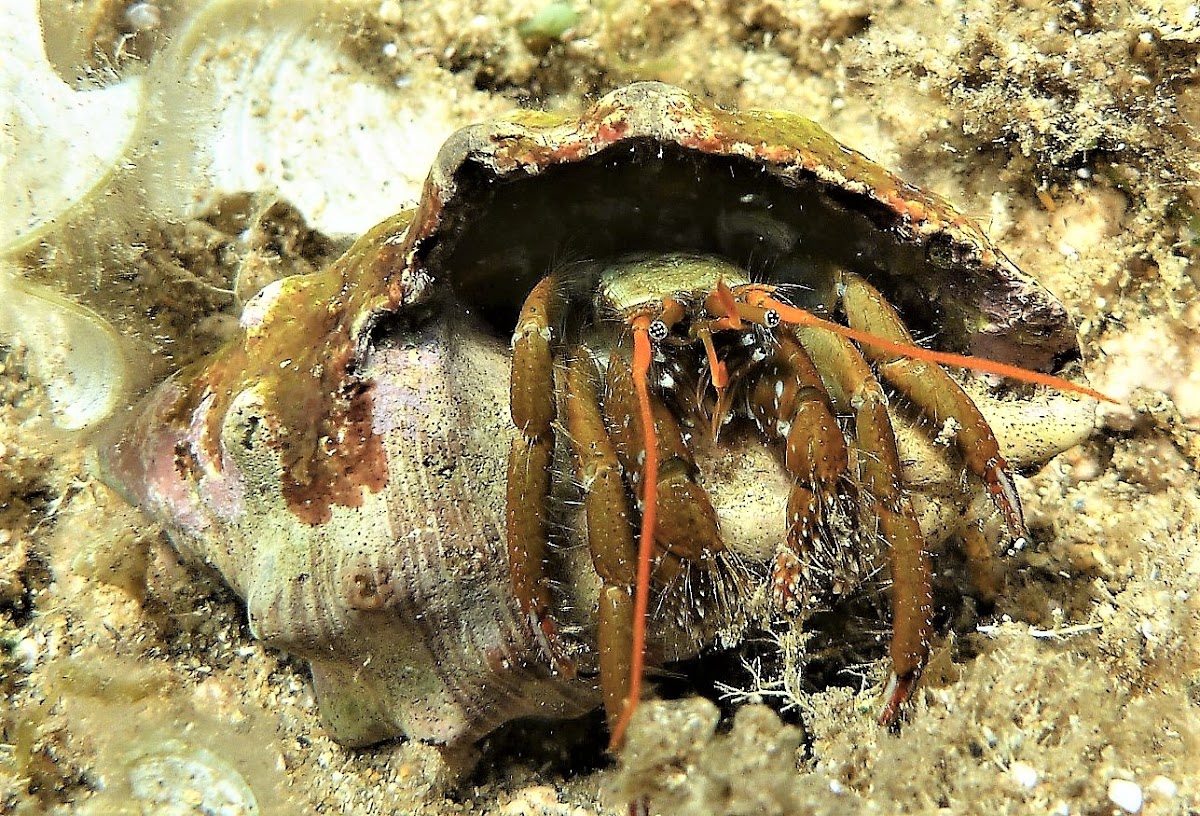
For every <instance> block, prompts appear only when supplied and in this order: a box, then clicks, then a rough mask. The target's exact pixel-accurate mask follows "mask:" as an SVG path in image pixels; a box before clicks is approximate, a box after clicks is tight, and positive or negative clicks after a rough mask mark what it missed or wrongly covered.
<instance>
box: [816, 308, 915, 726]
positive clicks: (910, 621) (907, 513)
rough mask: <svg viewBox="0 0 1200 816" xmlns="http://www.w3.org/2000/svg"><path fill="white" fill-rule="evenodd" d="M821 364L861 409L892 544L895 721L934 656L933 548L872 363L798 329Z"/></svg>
mask: <svg viewBox="0 0 1200 816" xmlns="http://www.w3.org/2000/svg"><path fill="white" fill-rule="evenodd" d="M796 336H797V337H798V338H799V340H800V343H801V345H803V346H804V350H805V351H807V352H808V354H809V356H810V357H811V358H812V360H813V362H814V363H815V364H816V366H817V369H818V370H819V371H820V372H821V373H822V375H823V377H824V378H825V379H827V381H828V382H830V383H831V386H830V390H831V391H835V392H838V393H839V396H840V397H842V398H843V399H844V400H845V403H846V404H847V405H848V406H850V407H851V408H852V409H853V410H854V436H855V447H856V449H857V459H858V471H859V483H860V485H861V492H862V499H863V501H864V503H865V504H866V505H867V507H868V508H869V509H870V510H871V511H872V512H873V513H874V515H875V517H876V519H877V520H878V523H879V532H880V534H881V535H882V536H883V539H884V541H886V542H887V544H888V558H889V561H890V563H891V568H892V645H891V652H892V681H891V683H890V685H889V688H888V692H887V698H886V700H885V702H884V706H883V709H882V711H881V712H880V714H879V721H880V722H882V723H890V722H893V721H894V720H895V719H896V717H897V716H898V715H899V712H900V706H901V705H902V704H903V703H904V701H905V700H907V699H908V697H909V695H910V694H911V693H912V690H913V688H914V687H915V686H916V683H917V680H918V679H919V678H920V676H921V670H922V669H923V668H924V667H925V661H926V659H928V657H929V636H930V629H931V623H930V620H931V616H932V612H933V600H932V590H931V588H930V564H929V555H928V553H926V552H925V538H924V536H923V535H922V533H921V528H920V526H919V525H918V524H917V518H916V515H915V514H914V513H913V509H912V503H911V502H910V501H909V500H908V495H907V494H906V493H905V492H904V485H903V482H902V481H901V470H900V457H899V454H898V453H897V452H896V436H895V434H894V433H893V431H892V423H891V420H890V419H889V418H888V412H887V397H886V396H885V394H884V393H883V388H882V387H881V386H880V385H879V381H878V380H876V379H875V375H874V374H872V373H871V367H870V366H869V365H868V364H867V361H866V360H865V359H864V358H863V356H862V354H861V353H859V351H858V349H856V348H855V347H854V346H853V345H852V344H851V343H850V341H848V340H846V339H845V338H843V337H840V336H838V335H836V334H833V333H832V332H828V331H825V330H824V329H821V328H799V329H797V330H796Z"/></svg>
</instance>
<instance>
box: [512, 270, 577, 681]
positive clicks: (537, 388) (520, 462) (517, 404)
mask: <svg viewBox="0 0 1200 816" xmlns="http://www.w3.org/2000/svg"><path fill="white" fill-rule="evenodd" d="M556 285H557V284H556V282H555V279H554V278H553V277H547V278H544V279H543V280H542V281H541V282H540V283H538V285H537V286H535V287H534V288H533V290H532V291H531V292H530V293H529V295H528V297H526V299H525V304H524V306H523V307H522V308H521V314H520V317H519V318H518V319H517V327H516V329H515V330H514V332H513V340H512V347H513V363H512V382H511V386H510V392H509V410H510V411H511V412H512V418H513V423H514V424H515V425H516V426H517V429H518V430H519V431H520V433H518V434H517V436H516V438H515V439H514V440H513V444H512V452H511V453H510V454H509V457H508V493H507V502H506V509H505V522H506V533H507V538H508V564H509V571H510V572H511V573H512V584H513V591H514V594H515V595H516V597H517V601H518V603H520V605H521V611H522V612H524V614H525V615H526V617H527V618H528V620H529V622H530V625H531V628H532V629H533V632H534V633H535V634H536V635H537V637H538V640H539V643H540V645H541V648H542V650H543V652H544V653H545V654H546V657H547V658H548V659H549V660H550V663H551V665H553V666H554V667H555V668H556V669H558V670H559V671H563V672H564V673H567V674H573V671H574V669H573V666H571V664H570V661H569V660H568V659H567V658H566V657H565V656H564V655H563V654H562V653H561V650H560V647H559V644H558V639H557V630H556V629H555V626H554V622H553V620H551V618H550V591H549V588H548V586H547V583H548V582H547V579H546V548H547V546H548V541H549V538H548V532H547V523H546V521H547V519H546V517H547V513H548V505H549V501H550V474H551V464H552V462H553V460H554V433H553V429H552V427H551V426H552V423H553V422H554V418H555V416H556V415H557V405H556V400H555V388H554V357H553V347H552V344H553V332H552V330H551V326H552V325H553V323H552V320H553V317H554V314H553V313H554V311H555V310H556V309H557V308H558V306H559V303H558V298H559V295H558V292H557V290H556Z"/></svg>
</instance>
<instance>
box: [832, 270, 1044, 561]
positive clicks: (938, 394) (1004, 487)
mask: <svg viewBox="0 0 1200 816" xmlns="http://www.w3.org/2000/svg"><path fill="white" fill-rule="evenodd" d="M842 305H843V308H844V309H845V310H846V317H847V319H848V320H849V323H850V325H851V326H852V327H853V328H855V329H859V330H861V331H865V332H870V333H871V334H874V335H877V336H879V337H883V338H885V339H887V340H893V341H895V342H898V343H904V344H909V345H911V344H912V342H913V339H912V336H911V335H910V334H909V333H908V329H907V328H905V326H904V323H903V322H902V321H901V320H900V316H899V315H898V314H896V310H895V309H893V308H892V306H891V304H889V303H888V302H887V301H886V300H884V298H883V295H881V294H880V293H879V291H878V290H877V289H875V287H873V286H871V285H870V284H869V283H867V282H866V281H865V280H864V279H863V278H861V277H860V276H858V275H855V274H853V273H849V272H847V273H845V275H844V277H843V293H842ZM863 354H865V355H866V357H867V359H869V360H871V361H872V362H873V363H875V367H876V370H878V371H879V374H880V376H882V377H883V378H884V379H885V380H887V381H888V382H889V383H891V384H892V386H894V387H895V388H896V389H897V390H898V391H900V393H902V394H904V395H905V396H906V397H908V398H909V399H910V400H912V401H913V404H914V405H916V406H917V409H918V410H920V411H921V413H922V414H924V415H925V417H926V418H928V419H929V421H930V422H932V423H933V425H934V427H935V428H940V427H941V426H942V425H943V424H944V423H946V422H947V421H952V422H954V423H955V424H956V425H957V432H956V433H955V434H954V440H955V443H956V445H957V447H958V450H959V453H961V455H962V457H963V460H964V461H965V462H966V465H967V467H968V468H970V470H971V472H972V473H974V474H975V475H976V476H978V477H979V478H981V479H982V480H983V483H984V484H985V485H986V486H987V489H988V492H989V493H990V494H991V496H992V501H993V502H994V503H995V504H996V507H997V508H998V509H999V510H1000V512H1001V514H1002V515H1003V516H1004V520H1005V522H1006V523H1007V525H1008V529H1009V532H1010V533H1011V534H1012V535H1013V537H1014V538H1019V537H1022V536H1025V535H1026V531H1025V519H1024V517H1023V515H1022V512H1021V500H1020V498H1019V497H1018V495H1017V490H1016V486H1015V485H1014V483H1013V478H1012V473H1011V472H1010V470H1009V467H1008V463H1007V462H1006V461H1005V460H1004V456H1003V455H1002V454H1001V453H1000V445H999V443H998V442H997V441H996V436H995V434H993V433H992V428H991V426H990V425H988V421H987V420H986V419H985V418H984V416H983V414H981V413H980V412H979V409H978V408H977V407H976V406H975V403H974V402H972V401H971V398H970V397H969V396H967V393H966V392H965V391H963V389H962V386H960V385H959V384H958V383H957V382H955V381H954V379H953V378H952V377H951V376H950V374H949V373H948V372H947V371H946V370H945V369H944V368H942V367H941V366H940V365H938V364H937V363H933V362H927V361H925V360H918V359H914V358H913V357H911V356H906V355H904V354H901V353H899V352H897V351H894V350H892V349H888V348H883V347H878V346H871V345H867V344H864V345H863Z"/></svg>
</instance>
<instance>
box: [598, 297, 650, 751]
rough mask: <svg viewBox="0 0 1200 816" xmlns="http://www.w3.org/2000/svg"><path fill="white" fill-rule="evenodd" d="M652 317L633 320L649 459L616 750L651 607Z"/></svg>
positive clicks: (637, 692) (636, 381) (636, 695)
mask: <svg viewBox="0 0 1200 816" xmlns="http://www.w3.org/2000/svg"><path fill="white" fill-rule="evenodd" d="M652 322H653V321H652V319H651V318H650V316H649V315H639V316H638V317H636V318H634V320H633V387H634V390H636V391H637V400H638V411H639V412H640V413H641V415H642V447H643V450H644V451H645V454H646V458H645V461H644V463H643V465H642V528H641V532H640V533H639V535H638V568H637V585H636V587H635V588H634V596H633V655H632V656H631V659H630V668H629V693H628V695H627V696H626V698H625V707H624V708H623V709H622V710H621V716H620V717H618V718H617V722H616V725H614V726H613V731H612V737H611V739H610V741H609V743H608V748H609V750H610V751H615V750H617V749H618V748H619V747H620V746H621V743H622V742H623V741H624V739H625V730H626V729H627V728H628V727H629V721H630V720H631V719H632V718H633V712H634V711H635V710H636V709H637V705H638V702H639V701H640V700H641V697H642V672H643V670H644V668H645V660H646V613H647V611H648V609H649V607H650V556H651V554H652V553H653V549H654V528H655V524H656V523H657V516H658V440H657V439H656V438H655V436H654V413H653V412H652V411H651V410H650V386H649V379H650V359H651V349H650V324H651V323H652Z"/></svg>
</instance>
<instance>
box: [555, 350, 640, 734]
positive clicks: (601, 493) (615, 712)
mask: <svg viewBox="0 0 1200 816" xmlns="http://www.w3.org/2000/svg"><path fill="white" fill-rule="evenodd" d="M598 391H599V374H598V372H597V371H596V363H595V361H594V360H593V359H592V357H591V355H590V354H589V353H587V351H586V350H584V349H580V350H579V351H578V352H577V353H575V354H573V355H572V358H571V360H570V362H569V363H568V366H567V397H566V410H567V431H568V433H569V434H570V437H571V445H572V447H573V449H574V452H575V462H576V477H577V478H578V480H579V483H580V485H581V486H582V488H583V492H584V512H585V518H586V519H587V538H588V549H589V550H590V552H591V555H592V564H593V565H594V566H595V568H596V572H597V573H598V574H599V576H600V580H601V589H600V614H599V622H598V627H599V629H598V640H599V644H598V646H599V650H600V689H601V692H602V694H603V696H604V712H605V715H606V716H607V719H608V726H609V729H610V731H615V729H616V726H617V722H618V720H619V719H620V717H621V714H622V712H623V711H624V709H625V706H626V705H627V702H626V700H627V698H628V697H629V693H630V687H631V678H632V676H633V665H632V659H631V655H632V654H633V629H634V599H633V584H634V581H635V580H636V577H637V555H638V551H637V545H636V544H635V542H634V540H633V522H632V517H631V513H630V507H629V499H628V495H627V493H626V491H625V484H624V482H623V481H622V478H621V468H620V463H619V461H618V459H617V451H616V449H615V448H614V446H613V443H612V441H611V440H610V439H609V437H608V433H607V431H606V429H605V427H604V420H603V419H602V418H601V416H600V404H599V393H598Z"/></svg>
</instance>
